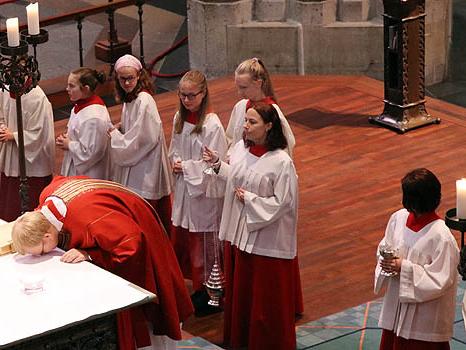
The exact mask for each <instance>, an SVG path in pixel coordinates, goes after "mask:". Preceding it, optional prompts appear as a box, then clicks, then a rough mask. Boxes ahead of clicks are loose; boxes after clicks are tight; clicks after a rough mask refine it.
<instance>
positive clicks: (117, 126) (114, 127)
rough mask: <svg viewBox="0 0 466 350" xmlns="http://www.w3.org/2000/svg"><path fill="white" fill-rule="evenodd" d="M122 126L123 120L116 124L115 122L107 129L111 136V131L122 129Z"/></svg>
mask: <svg viewBox="0 0 466 350" xmlns="http://www.w3.org/2000/svg"><path fill="white" fill-rule="evenodd" d="M120 128H121V122H118V123H116V124H113V126H112V127H111V128H109V129H108V130H107V135H108V136H110V133H111V132H112V131H113V130H115V129H117V130H120Z"/></svg>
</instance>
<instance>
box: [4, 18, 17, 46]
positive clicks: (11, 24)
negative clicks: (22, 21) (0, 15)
mask: <svg viewBox="0 0 466 350" xmlns="http://www.w3.org/2000/svg"><path fill="white" fill-rule="evenodd" d="M6 31H7V39H8V46H19V23H18V17H14V18H8V19H7V20H6Z"/></svg>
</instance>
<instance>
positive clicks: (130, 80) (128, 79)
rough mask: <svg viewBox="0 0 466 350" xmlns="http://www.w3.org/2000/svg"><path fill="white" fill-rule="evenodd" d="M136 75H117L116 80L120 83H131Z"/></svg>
mask: <svg viewBox="0 0 466 350" xmlns="http://www.w3.org/2000/svg"><path fill="white" fill-rule="evenodd" d="M136 78H137V77H133V76H129V77H118V80H119V81H120V82H122V83H132V82H133V81H134V80H135V79H136Z"/></svg>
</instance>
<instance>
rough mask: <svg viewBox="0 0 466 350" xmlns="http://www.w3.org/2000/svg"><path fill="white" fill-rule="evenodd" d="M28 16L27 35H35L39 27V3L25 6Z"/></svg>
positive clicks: (38, 31)
mask: <svg viewBox="0 0 466 350" xmlns="http://www.w3.org/2000/svg"><path fill="white" fill-rule="evenodd" d="M26 12H27V16H28V33H29V35H37V34H39V33H40V26H39V3H37V2H35V3H34V4H29V5H27V6H26Z"/></svg>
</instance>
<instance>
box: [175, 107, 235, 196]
mask: <svg viewBox="0 0 466 350" xmlns="http://www.w3.org/2000/svg"><path fill="white" fill-rule="evenodd" d="M211 118H216V119H217V120H216V122H215V123H212V124H211V125H208V126H206V127H207V130H206V135H205V137H204V140H203V146H207V147H209V148H210V149H211V150H213V151H216V152H217V153H218V156H219V157H220V159H224V157H225V154H226V150H227V144H226V139H225V132H224V131H223V127H222V124H221V123H220V121H219V120H218V117H217V116H215V117H211ZM201 152H202V150H201ZM182 166H183V178H184V181H185V182H186V186H187V189H188V192H189V194H190V195H191V196H193V197H195V196H197V195H200V194H206V192H207V183H208V182H209V181H208V179H207V177H206V176H205V175H204V169H205V168H206V166H207V165H206V163H205V162H204V161H203V160H202V158H201V159H198V160H195V159H189V160H184V161H182Z"/></svg>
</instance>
